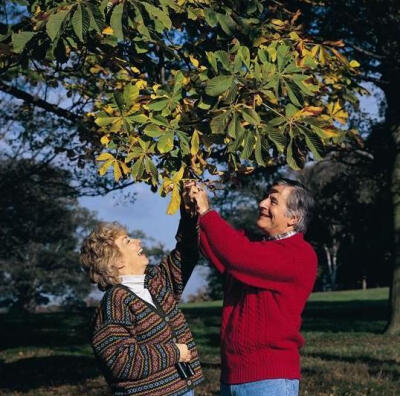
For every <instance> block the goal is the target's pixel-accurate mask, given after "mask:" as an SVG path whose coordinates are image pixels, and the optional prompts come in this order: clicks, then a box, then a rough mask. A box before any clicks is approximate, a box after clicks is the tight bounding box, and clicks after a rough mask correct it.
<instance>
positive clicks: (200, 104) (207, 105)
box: [197, 100, 211, 110]
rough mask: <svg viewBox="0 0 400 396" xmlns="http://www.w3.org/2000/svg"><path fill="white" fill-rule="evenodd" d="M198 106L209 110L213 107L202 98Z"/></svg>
mask: <svg viewBox="0 0 400 396" xmlns="http://www.w3.org/2000/svg"><path fill="white" fill-rule="evenodd" d="M197 107H198V108H199V109H202V110H208V109H209V108H210V107H211V105H210V104H208V103H204V102H203V100H201V101H200V103H199V104H198V105H197Z"/></svg>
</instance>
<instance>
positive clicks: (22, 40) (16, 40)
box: [12, 32, 35, 54]
mask: <svg viewBox="0 0 400 396" xmlns="http://www.w3.org/2000/svg"><path fill="white" fill-rule="evenodd" d="M34 35H35V33H34V32H20V33H13V34H12V44H13V50H14V52H15V53H17V54H20V53H21V52H22V51H23V50H24V48H25V45H26V44H27V43H28V42H29V41H30V40H31V38H32V37H33V36H34Z"/></svg>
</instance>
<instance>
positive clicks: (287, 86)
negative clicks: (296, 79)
mask: <svg viewBox="0 0 400 396" xmlns="http://www.w3.org/2000/svg"><path fill="white" fill-rule="evenodd" d="M285 86H286V89H287V93H288V96H289V99H290V100H291V102H292V103H293V104H295V105H296V106H299V107H302V106H301V103H300V102H299V100H298V99H297V96H296V95H295V94H294V92H293V90H292V88H291V87H290V84H288V83H287V82H286V81H285Z"/></svg>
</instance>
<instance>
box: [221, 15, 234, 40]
mask: <svg viewBox="0 0 400 396" xmlns="http://www.w3.org/2000/svg"><path fill="white" fill-rule="evenodd" d="M217 21H218V23H219V24H220V26H221V28H222V30H223V31H224V32H225V33H226V34H227V35H228V36H232V35H233V33H234V31H235V30H236V23H235V21H234V20H233V19H232V17H231V16H230V15H227V14H220V13H217Z"/></svg>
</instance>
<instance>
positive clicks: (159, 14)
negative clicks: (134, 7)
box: [142, 2, 172, 29]
mask: <svg viewBox="0 0 400 396" xmlns="http://www.w3.org/2000/svg"><path fill="white" fill-rule="evenodd" d="M142 4H143V5H144V8H146V11H147V13H148V14H149V16H150V18H154V19H155V20H156V21H160V22H161V23H162V24H163V25H164V27H166V28H167V29H171V27H172V22H171V19H170V18H169V16H168V14H166V13H165V12H164V11H162V10H161V9H159V8H157V7H154V6H153V5H151V4H149V3H146V2H143V3H142Z"/></svg>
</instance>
